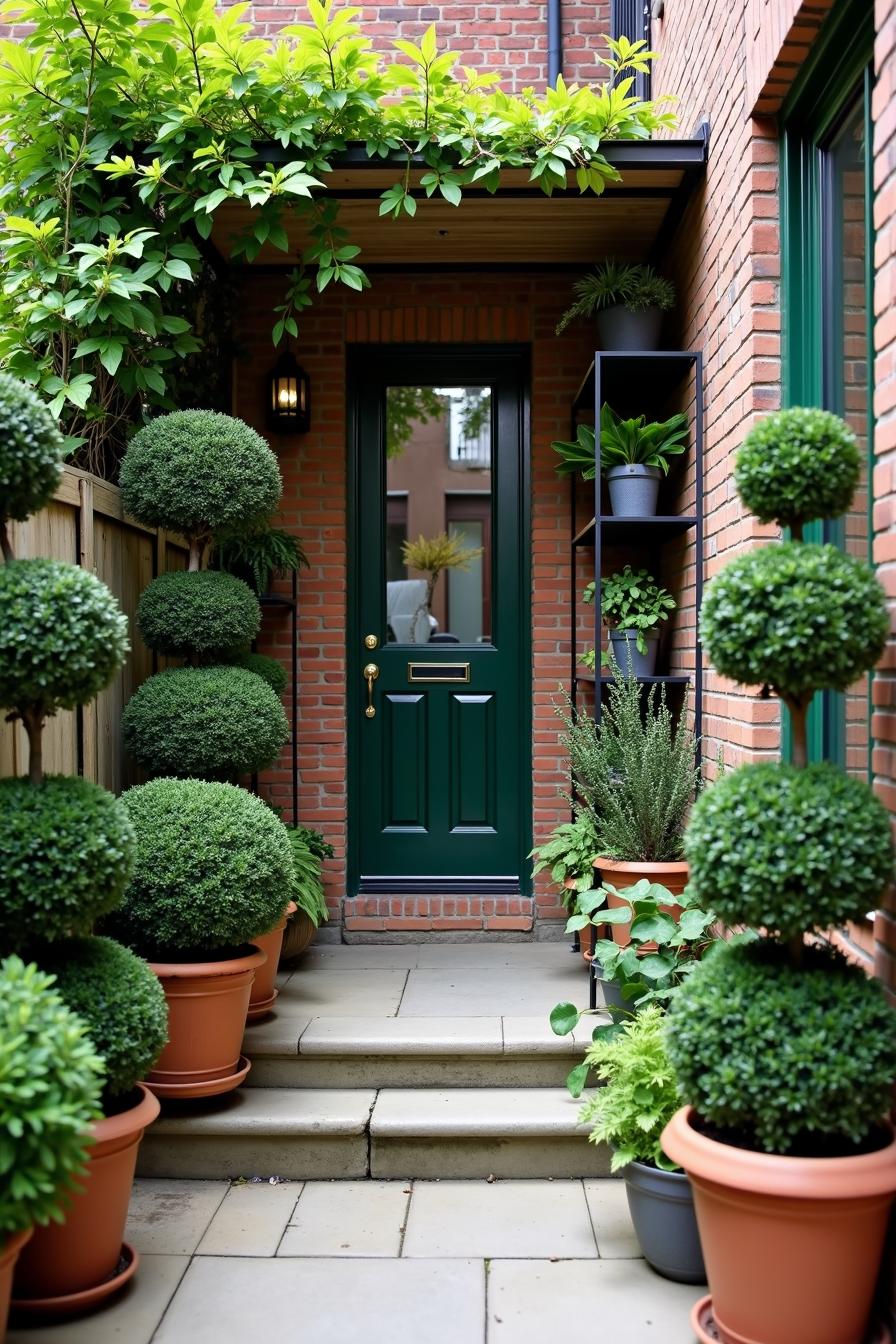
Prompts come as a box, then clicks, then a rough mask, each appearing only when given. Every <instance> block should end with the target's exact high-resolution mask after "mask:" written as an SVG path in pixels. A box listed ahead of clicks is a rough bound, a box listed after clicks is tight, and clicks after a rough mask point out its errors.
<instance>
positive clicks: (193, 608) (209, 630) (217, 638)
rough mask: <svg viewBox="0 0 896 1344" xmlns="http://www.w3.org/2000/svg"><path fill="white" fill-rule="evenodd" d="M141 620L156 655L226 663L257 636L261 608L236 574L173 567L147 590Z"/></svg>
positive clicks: (145, 638) (142, 599) (141, 603)
mask: <svg viewBox="0 0 896 1344" xmlns="http://www.w3.org/2000/svg"><path fill="white" fill-rule="evenodd" d="M137 624H138V626H139V627H140V633H141V635H142V636H143V641H144V643H145V644H146V645H147V646H148V647H149V648H150V649H153V650H154V651H155V652H156V653H163V654H166V655H168V656H169V657H173V658H189V659H190V660H191V661H195V662H201V663H209V662H219V661H227V660H228V659H229V658H230V656H231V655H232V654H234V653H235V652H237V651H240V650H242V649H245V648H248V646H249V645H250V644H251V643H252V640H253V639H254V638H255V636H256V635H257V634H258V629H259V626H260V625H261V608H260V607H259V605H258V601H257V599H256V597H255V594H254V593H253V592H252V590H251V589H250V588H249V587H248V586H247V585H246V584H245V583H243V582H242V581H241V580H240V579H236V578H234V577H233V575H232V574H221V573H217V572H215V571H214V570H208V569H203V570H194V571H193V572H192V573H191V572H189V571H186V570H172V571H171V572H170V573H168V574H160V575H159V576H158V578H155V579H153V581H152V583H150V584H149V585H148V586H147V587H146V588H144V590H143V592H142V593H141V595H140V601H139V602H138V603H137Z"/></svg>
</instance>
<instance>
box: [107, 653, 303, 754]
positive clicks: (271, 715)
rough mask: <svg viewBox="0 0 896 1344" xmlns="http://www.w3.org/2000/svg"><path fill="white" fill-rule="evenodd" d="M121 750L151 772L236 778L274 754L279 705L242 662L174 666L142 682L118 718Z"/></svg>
mask: <svg viewBox="0 0 896 1344" xmlns="http://www.w3.org/2000/svg"><path fill="white" fill-rule="evenodd" d="M121 729H122V738H123V741H124V746H125V750H126V751H128V752H129V753H130V754H131V756H133V758H134V760H135V761H137V762H138V763H139V764H140V765H142V766H143V767H144V769H146V770H148V771H149V772H150V773H151V774H154V775H172V776H177V777H179V778H186V777H190V776H192V777H194V778H197V779H218V780H236V779H238V778H239V776H240V775H251V774H254V773H255V772H256V771H258V770H263V769H265V768H266V767H267V766H269V765H271V764H272V762H273V761H275V760H276V759H277V756H278V755H279V752H280V749H281V747H282V746H283V745H284V744H285V742H286V741H287V739H288V737H289V724H288V722H287V718H286V714H285V712H284V710H283V705H282V704H281V703H280V700H279V698H278V697H277V695H276V694H275V692H274V691H273V690H272V689H271V687H270V686H269V685H267V684H266V683H265V682H264V681H263V680H262V678H261V677H259V676H256V674H255V673H254V672H250V671H247V670H246V669H245V668H242V667H177V668H169V669H168V670H167V671H165V672H159V673H158V674H157V675H156V676H154V677H150V679H149V681H144V683H143V685H142V686H140V687H139V688H138V690H137V691H136V692H135V693H134V695H132V696H131V698H130V700H129V701H128V703H127V705H126V706H125V710H124V713H123V715H122V719H121Z"/></svg>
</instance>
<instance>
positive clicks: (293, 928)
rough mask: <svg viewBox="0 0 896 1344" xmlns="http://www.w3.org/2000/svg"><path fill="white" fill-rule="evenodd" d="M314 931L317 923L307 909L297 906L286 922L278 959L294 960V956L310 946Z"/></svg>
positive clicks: (299, 954) (298, 955)
mask: <svg viewBox="0 0 896 1344" xmlns="http://www.w3.org/2000/svg"><path fill="white" fill-rule="evenodd" d="M316 933H317V925H316V924H315V922H314V920H313V919H312V918H311V916H310V915H309V914H308V912H307V910H303V909H302V907H301V906H299V908H298V910H297V911H296V913H295V914H294V915H293V916H291V918H290V919H289V920H288V922H287V925H286V932H285V933H284V935H283V950H282V951H281V953H280V960H281V961H294V960H295V958H296V957H300V956H301V955H302V953H303V952H305V951H307V949H308V948H309V947H310V946H311V944H312V942H313V941H314V935H315V934H316Z"/></svg>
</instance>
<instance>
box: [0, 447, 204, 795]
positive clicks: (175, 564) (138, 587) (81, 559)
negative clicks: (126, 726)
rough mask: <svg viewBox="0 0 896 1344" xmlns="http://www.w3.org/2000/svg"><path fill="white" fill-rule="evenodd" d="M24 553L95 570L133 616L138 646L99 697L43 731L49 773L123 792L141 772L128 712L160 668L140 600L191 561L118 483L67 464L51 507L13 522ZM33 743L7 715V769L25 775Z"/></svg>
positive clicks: (1, 759) (3, 757)
mask: <svg viewBox="0 0 896 1344" xmlns="http://www.w3.org/2000/svg"><path fill="white" fill-rule="evenodd" d="M12 544H13V548H14V550H15V554H16V556H17V557H19V558H23V557H25V556H47V557H49V558H52V559H54V560H67V561H69V562H70V563H71V564H75V565H80V566H81V568H82V569H87V570H90V571H91V572H92V573H94V574H96V575H97V577H98V578H100V579H102V581H103V582H104V583H105V584H107V585H108V587H109V588H110V589H111V590H112V592H113V593H114V594H115V596H116V597H117V599H118V601H119V603H120V604H121V607H122V610H123V611H124V613H125V615H126V616H127V618H128V627H129V630H130V642H131V652H130V654H129V655H128V658H127V660H126V662H125V664H124V666H123V667H122V669H121V671H120V672H119V673H118V674H117V676H116V677H115V680H114V681H113V682H112V684H111V685H110V686H108V687H107V688H106V689H105V690H104V691H102V692H101V693H100V695H99V696H98V697H97V698H96V700H94V701H92V702H91V704H89V705H85V706H83V707H82V708H79V709H77V710H64V711H62V712H61V713H59V714H57V715H56V716H55V717H54V718H52V719H50V720H49V721H48V723H47V726H46V728H45V730H44V769H45V770H46V771H47V773H48V774H49V773H52V774H66V775H77V774H80V775H84V777H85V778H86V779H93V780H96V782H97V783H98V784H102V785H104V787H105V788H107V789H111V790H112V792H113V793H119V792H120V791H121V790H122V789H126V788H127V787H128V786H129V785H130V784H132V783H136V782H137V780H138V774H137V772H136V770H135V767H134V766H133V764H132V763H131V762H129V761H128V760H127V759H126V758H125V756H124V753H123V751H122V747H121V727H120V725H121V711H122V709H123V708H124V706H125V704H126V703H127V701H128V699H129V698H130V696H131V695H132V694H133V693H134V691H135V690H136V689H137V687H138V686H139V685H140V683H141V682H142V681H145V679H146V678H147V677H148V676H150V675H151V674H152V673H153V671H155V667H154V664H153V655H152V654H151V653H150V652H149V650H148V649H147V648H146V646H145V645H144V643H143V642H142V640H141V639H140V636H139V634H138V632H137V629H136V622H135V619H134V614H135V612H136V609H137V600H138V598H139V596H140V594H141V592H142V591H143V589H144V588H145V587H146V585H147V584H148V583H149V582H150V580H151V579H153V578H155V576H156V575H157V574H161V573H164V572H165V571H166V570H169V569H184V568H186V561H187V552H186V548H185V547H184V545H183V543H182V542H181V541H180V539H179V538H176V537H172V536H170V535H168V534H167V533H164V532H157V531H154V530H153V529H151V528H145V527H141V526H140V524H139V523H135V522H134V521H133V519H131V518H127V517H125V514H124V512H123V510H122V507H121V495H120V492H119V490H118V487H117V486H114V485H110V484H109V483H108V481H102V480H100V479H99V478H98V477H96V476H90V475H88V474H87V473H86V472H83V471H78V470H76V469H75V468H74V467H66V468H65V469H64V472H63V476H62V480H61V481H60V483H59V487H58V489H57V490H56V493H55V495H54V496H53V499H52V501H51V503H50V504H49V505H48V506H47V508H45V509H43V510H42V511H41V512H40V513H38V514H35V515H34V517H32V518H29V519H28V520H27V522H24V523H14V524H13V526H12ZM27 768H28V744H27V739H26V737H25V733H24V731H23V729H22V727H21V725H20V724H9V723H5V722H3V720H2V718H0V776H2V775H15V774H19V775H20V774H24V773H25V772H26V771H27Z"/></svg>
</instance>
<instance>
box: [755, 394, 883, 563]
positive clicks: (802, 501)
mask: <svg viewBox="0 0 896 1344" xmlns="http://www.w3.org/2000/svg"><path fill="white" fill-rule="evenodd" d="M860 474H861V454H860V452H859V445H858V443H857V442H856V436H855V435H854V434H853V432H852V430H851V429H850V428H849V426H848V425H846V424H844V422H843V421H842V420H841V419H840V418H839V417H838V416H836V415H832V414H831V412H830V411H821V410H818V409H817V408H814V407H808V408H807V407H805V406H792V407H790V408H789V409H788V410H784V411H779V412H778V414H777V415H775V416H768V417H767V418H766V419H765V420H760V421H759V423H758V424H756V425H754V426H753V428H752V429H751V430H750V432H749V434H748V435H747V437H746V438H745V439H744V443H743V447H742V448H741V450H740V452H739V453H738V455H737V462H736V465H735V469H734V481H735V484H736V486H737V492H738V494H739V495H740V497H741V499H742V500H743V502H744V504H745V505H746V507H747V508H748V509H749V511H750V512H751V513H755V515H756V517H757V518H758V519H759V521H760V522H762V523H778V524H779V526H781V527H789V528H790V529H791V531H792V533H793V535H794V537H795V538H796V539H797V540H799V539H800V538H801V536H802V525H803V521H804V520H805V519H809V518H839V517H840V515H841V514H844V513H846V511H847V509H848V508H849V504H850V500H851V499H852V497H853V495H854V493H855V491H856V489H857V487H858V484H859V476H860Z"/></svg>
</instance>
